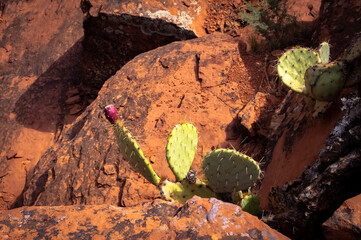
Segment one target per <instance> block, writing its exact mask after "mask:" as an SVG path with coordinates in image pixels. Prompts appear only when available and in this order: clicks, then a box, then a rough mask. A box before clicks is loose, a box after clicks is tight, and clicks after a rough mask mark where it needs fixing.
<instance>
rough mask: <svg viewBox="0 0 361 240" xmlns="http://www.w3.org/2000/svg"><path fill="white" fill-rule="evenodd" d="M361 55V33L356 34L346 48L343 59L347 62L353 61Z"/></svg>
mask: <svg viewBox="0 0 361 240" xmlns="http://www.w3.org/2000/svg"><path fill="white" fill-rule="evenodd" d="M360 56H361V33H358V34H356V36H355V37H354V38H353V40H352V41H351V44H350V45H349V47H348V48H347V49H346V50H345V52H344V54H343V57H342V60H343V61H347V62H352V61H354V60H355V59H357V58H359V57H360Z"/></svg>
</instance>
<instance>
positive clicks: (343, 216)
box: [322, 195, 361, 240]
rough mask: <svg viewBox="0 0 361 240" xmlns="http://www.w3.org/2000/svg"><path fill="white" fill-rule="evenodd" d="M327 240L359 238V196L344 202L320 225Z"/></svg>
mask: <svg viewBox="0 0 361 240" xmlns="http://www.w3.org/2000/svg"><path fill="white" fill-rule="evenodd" d="M322 227H323V233H324V236H325V238H326V239H327V240H336V239H342V240H353V239H360V237H361V195H358V196H356V197H353V198H351V199H348V200H346V201H345V202H344V203H343V204H342V205H341V207H340V208H339V209H337V210H336V211H335V212H334V214H333V215H332V217H330V218H329V219H328V220H327V221H326V222H325V223H323V225H322Z"/></svg>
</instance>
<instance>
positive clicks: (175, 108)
mask: <svg viewBox="0 0 361 240" xmlns="http://www.w3.org/2000/svg"><path fill="white" fill-rule="evenodd" d="M243 58H245V59H247V60H248V59H249V56H240V54H239V51H238V42H237V41H236V40H234V39H233V38H231V37H229V36H228V35H223V34H212V35H208V36H205V37H202V38H197V39H193V40H188V41H184V42H174V43H171V44H168V45H166V46H164V47H161V48H157V49H155V50H152V51H149V52H146V53H143V54H140V55H138V56H137V57H135V58H134V59H133V60H132V61H130V62H129V63H127V64H126V65H124V66H123V67H122V68H121V70H120V71H118V72H117V73H116V74H115V75H114V76H113V77H111V78H110V79H109V80H108V81H106V83H105V84H104V86H103V88H102V89H101V90H100V92H99V96H98V97H97V98H96V100H95V101H94V102H93V103H92V104H91V105H90V106H89V107H88V108H87V110H86V111H85V112H83V114H81V115H80V116H79V117H78V118H77V120H76V122H74V124H72V125H71V126H70V127H69V128H68V129H65V130H63V133H62V135H61V136H60V141H59V142H58V143H57V144H55V145H54V146H53V147H52V148H51V149H49V150H48V151H47V153H46V154H44V155H43V157H42V158H41V160H40V161H39V163H38V164H37V166H36V168H35V170H34V172H33V174H32V175H31V176H29V178H28V182H27V185H26V189H25V191H24V194H23V199H21V201H19V204H20V205H22V204H24V205H33V204H36V205H71V204H114V205H122V206H130V205H134V204H137V203H140V202H142V201H145V200H149V199H154V198H155V197H158V196H159V193H158V192H157V190H156V188H155V187H154V186H153V185H151V184H149V183H147V182H146V181H145V179H144V178H143V177H140V176H139V175H138V174H137V173H135V172H133V170H131V168H130V166H129V165H128V164H127V163H126V162H125V161H123V160H122V156H121V155H120V152H119V150H118V147H117V144H116V142H115V137H114V135H113V131H112V128H111V125H110V124H109V123H108V122H107V120H106V119H105V118H104V116H103V109H104V107H105V106H106V105H108V104H114V105H115V106H116V108H117V109H119V112H120V117H121V118H122V119H123V120H124V121H125V125H126V126H127V127H128V128H129V129H130V131H131V133H132V135H134V136H135V137H136V139H137V140H138V142H139V144H140V146H141V148H142V149H143V151H144V153H145V155H146V156H147V157H148V158H149V159H150V162H151V163H152V165H153V168H154V169H155V171H156V172H157V173H158V174H159V175H160V176H161V177H163V178H167V179H170V180H174V176H173V174H172V173H171V171H170V170H169V168H168V167H167V162H166V159H165V145H166V141H167V136H168V133H169V130H170V129H171V128H173V127H174V126H175V125H176V124H177V123H179V122H180V121H191V122H192V123H193V124H194V125H195V126H196V127H197V130H198V132H199V144H198V152H197V154H196V158H195V161H194V164H193V168H194V169H196V170H200V158H201V155H204V154H205V153H207V151H209V150H210V149H212V148H216V147H217V145H219V144H221V143H222V142H224V141H225V140H226V133H225V131H226V128H227V125H228V124H229V123H231V122H232V120H233V119H234V118H235V117H236V115H237V113H238V112H239V111H240V109H241V108H242V107H243V106H244V105H245V104H246V103H247V102H248V101H249V100H250V99H251V98H252V97H253V95H254V94H255V93H256V91H257V88H258V84H260V82H261V81H260V75H259V74H260V72H259V71H258V69H257V67H256V65H251V64H250V65H248V64H247V65H246V64H245V63H244V61H243ZM252 60H253V63H255V64H256V59H252ZM250 74H252V75H250Z"/></svg>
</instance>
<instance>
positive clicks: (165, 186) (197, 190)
mask: <svg viewBox="0 0 361 240" xmlns="http://www.w3.org/2000/svg"><path fill="white" fill-rule="evenodd" d="M160 189H161V195H162V197H163V198H164V199H165V200H168V201H177V202H180V203H185V201H187V200H188V199H190V198H192V197H193V196H194V195H197V196H199V197H203V198H211V197H215V193H214V192H213V191H212V190H211V189H209V188H208V187H207V185H205V184H204V183H201V182H198V183H194V184H193V183H189V182H188V181H182V182H176V183H174V182H169V181H167V180H165V181H164V182H163V183H162V184H161V186H160Z"/></svg>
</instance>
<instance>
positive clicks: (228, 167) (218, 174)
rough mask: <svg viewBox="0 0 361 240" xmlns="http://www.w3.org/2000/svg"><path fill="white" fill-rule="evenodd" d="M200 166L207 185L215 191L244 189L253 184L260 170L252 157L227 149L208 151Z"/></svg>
mask: <svg viewBox="0 0 361 240" xmlns="http://www.w3.org/2000/svg"><path fill="white" fill-rule="evenodd" d="M202 167H203V170H204V173H205V176H206V177H207V179H208V185H209V186H210V187H211V188H212V190H213V191H215V192H216V193H223V192H236V191H239V190H246V189H248V188H249V187H252V186H254V184H255V182H256V181H257V180H258V177H259V175H260V172H261V171H260V168H259V166H258V163H257V162H256V161H254V160H253V159H252V158H250V157H248V156H246V155H244V154H241V153H239V152H237V151H235V150H229V149H217V150H215V151H212V152H210V153H208V154H207V155H206V157H205V158H204V160H203V163H202Z"/></svg>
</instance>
